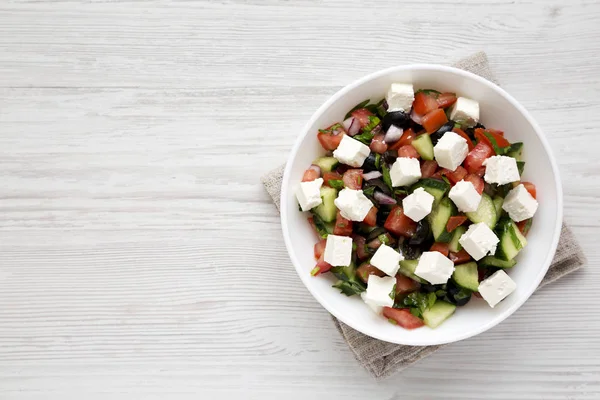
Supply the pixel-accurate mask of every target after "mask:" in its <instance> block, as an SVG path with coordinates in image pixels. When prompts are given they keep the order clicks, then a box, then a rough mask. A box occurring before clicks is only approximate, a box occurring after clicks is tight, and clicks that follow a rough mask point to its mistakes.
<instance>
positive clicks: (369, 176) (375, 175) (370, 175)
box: [363, 171, 383, 181]
mask: <svg viewBox="0 0 600 400" xmlns="http://www.w3.org/2000/svg"><path fill="white" fill-rule="evenodd" d="M382 176H383V174H382V173H381V172H379V171H371V172H367V173H366V174H363V178H364V179H365V181H370V180H371V179H377V178H381V177H382Z"/></svg>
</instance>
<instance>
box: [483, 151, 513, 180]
mask: <svg viewBox="0 0 600 400" xmlns="http://www.w3.org/2000/svg"><path fill="white" fill-rule="evenodd" d="M483 165H484V166H485V176H484V177H483V179H485V181H486V182H487V183H497V184H498V185H504V184H506V183H511V182H516V181H518V180H519V179H521V176H520V175H519V168H517V160H515V159H514V158H513V157H507V156H492V157H490V158H488V159H487V160H485V161H484V162H483Z"/></svg>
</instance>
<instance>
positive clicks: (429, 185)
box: [411, 178, 450, 208]
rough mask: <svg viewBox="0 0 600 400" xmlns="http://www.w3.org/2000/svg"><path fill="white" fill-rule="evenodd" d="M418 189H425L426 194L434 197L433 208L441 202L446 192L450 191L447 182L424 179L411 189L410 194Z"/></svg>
mask: <svg viewBox="0 0 600 400" xmlns="http://www.w3.org/2000/svg"><path fill="white" fill-rule="evenodd" d="M420 187H422V188H423V189H425V191H426V192H427V193H429V194H430V195H432V196H433V197H434V201H433V207H434V208H435V207H436V206H437V205H438V204H440V201H442V199H443V198H444V195H446V193H447V192H448V190H450V185H449V184H448V183H447V182H444V181H440V180H438V179H432V178H425V179H421V180H420V181H419V182H417V183H415V184H414V185H413V186H412V188H411V192H412V191H414V190H415V189H417V188H420Z"/></svg>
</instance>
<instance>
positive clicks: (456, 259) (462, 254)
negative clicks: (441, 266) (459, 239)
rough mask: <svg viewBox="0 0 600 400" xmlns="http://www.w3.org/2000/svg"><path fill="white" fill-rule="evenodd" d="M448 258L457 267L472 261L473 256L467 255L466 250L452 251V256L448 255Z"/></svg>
mask: <svg viewBox="0 0 600 400" xmlns="http://www.w3.org/2000/svg"><path fill="white" fill-rule="evenodd" d="M448 258H449V259H450V261H452V262H453V263H454V264H455V265H458V264H464V263H466V262H469V261H471V256H470V255H469V253H467V251H466V250H465V249H462V250H460V251H458V252H453V251H451V252H450V254H448Z"/></svg>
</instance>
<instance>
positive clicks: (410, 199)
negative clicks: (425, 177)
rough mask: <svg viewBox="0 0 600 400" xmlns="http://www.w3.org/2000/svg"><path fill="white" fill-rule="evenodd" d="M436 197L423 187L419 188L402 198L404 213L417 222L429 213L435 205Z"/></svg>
mask: <svg viewBox="0 0 600 400" xmlns="http://www.w3.org/2000/svg"><path fill="white" fill-rule="evenodd" d="M433 200H434V197H433V196H432V195H430V194H429V193H427V192H426V191H425V189H423V188H417V189H415V190H414V192H412V194H410V195H409V196H406V197H405V198H404V199H403V200H402V207H403V208H404V214H406V216H407V217H408V218H410V219H412V220H413V221H415V222H419V221H420V220H422V219H423V218H425V217H426V216H428V215H429V213H430V212H431V207H432V206H433Z"/></svg>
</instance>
